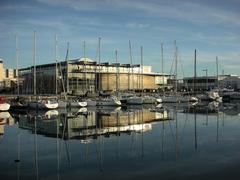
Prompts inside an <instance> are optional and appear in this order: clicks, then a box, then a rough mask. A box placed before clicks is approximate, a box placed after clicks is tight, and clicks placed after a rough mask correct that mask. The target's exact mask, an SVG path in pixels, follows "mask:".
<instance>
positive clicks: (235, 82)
mask: <svg viewBox="0 0 240 180" xmlns="http://www.w3.org/2000/svg"><path fill="white" fill-rule="evenodd" d="M194 81H195V83H194ZM194 84H195V90H196V91H205V90H211V89H214V88H217V87H220V88H234V89H235V90H239V89H240V79H239V76H233V75H219V76H218V78H217V77H216V76H200V77H196V78H195V79H194V77H185V78H183V86H184V88H185V89H188V90H190V91H193V89H194Z"/></svg>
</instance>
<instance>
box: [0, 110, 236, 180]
mask: <svg viewBox="0 0 240 180" xmlns="http://www.w3.org/2000/svg"><path fill="white" fill-rule="evenodd" d="M171 114H172V111H171ZM206 117H207V116H206V115H204V114H201V115H200V114H197V115H196V123H197V124H196V127H197V131H196V132H197V133H196V135H197V149H195V139H194V137H195V121H194V114H186V113H180V112H179V113H178V114H177V118H178V120H177V134H178V136H177V137H178V143H176V121H173V120H170V121H165V122H164V123H163V122H154V123H152V130H151V131H146V132H145V133H131V134H129V135H128V134H123V133H122V134H121V135H120V136H116V135H111V136H110V137H109V138H106V137H103V136H101V137H98V138H97V139H93V140H91V143H89V144H83V143H81V142H80V140H69V141H64V140H61V139H59V140H58V141H57V139H56V138H49V137H45V136H42V135H38V136H37V147H38V148H37V154H38V167H39V177H40V179H41V178H43V179H55V178H56V177H57V175H56V172H57V153H56V152H57V143H59V149H58V150H59V151H58V152H59V153H60V158H59V161H60V177H61V179H66V178H68V179H69V177H72V178H73V179H78V178H79V177H81V178H82V179H96V178H98V179H99V178H100V179H102V178H105V179H112V177H114V179H126V178H129V179H131V178H138V179H146V178H150V177H152V178H159V177H161V178H162V179H165V178H176V177H182V178H186V177H191V176H194V175H202V176H204V178H205V179H208V178H209V179H210V178H213V177H216V176H219V178H220V179H221V178H224V177H225V176H224V173H225V172H227V171H228V170H231V171H233V173H235V174H236V173H237V170H236V169H237V168H238V166H237V165H238V162H239V157H240V156H239V155H240V154H239V147H240V144H239V141H238V139H239V138H240V131H239V126H240V118H239V116H228V115H225V114H220V115H219V119H218V120H217V115H216V114H212V115H209V116H208V125H207V126H206ZM163 124H164V127H165V134H164V137H163ZM217 127H218V128H217ZM217 134H218V142H217ZM18 135H20V144H21V147H20V149H21V152H20V159H21V163H20V166H21V169H20V170H21V173H20V174H21V179H27V176H29V179H32V177H30V176H35V172H36V171H35V169H34V153H35V151H34V150H35V146H34V134H32V132H30V131H27V130H23V129H18V128H17V126H16V125H14V126H7V125H6V126H5V134H4V138H3V139H1V140H0V147H1V148H0V153H1V154H4V156H1V159H0V167H1V173H3V172H4V174H3V177H5V176H6V177H8V179H9V177H12V179H16V165H14V160H15V159H16V158H17V147H16V146H17V140H18V139H17V137H18ZM162 138H164V142H163V141H162ZM162 145H164V146H163V147H162ZM176 147H177V149H178V154H176ZM163 149H164V153H162V150H163ZM6 152H7V153H6ZM69 163H70V164H71V166H69ZM100 170H102V172H101V171H100ZM234 170H235V171H234ZM212 176H213V177H212ZM228 176H229V177H231V174H228ZM200 177H201V176H200ZM200 177H199V178H200ZM72 178H71V179H72Z"/></svg>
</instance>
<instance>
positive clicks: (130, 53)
mask: <svg viewBox="0 0 240 180" xmlns="http://www.w3.org/2000/svg"><path fill="white" fill-rule="evenodd" d="M129 56H130V57H129V58H130V68H131V77H132V90H133V91H134V76H133V62H132V46H131V41H130V40H129ZM129 89H130V82H129Z"/></svg>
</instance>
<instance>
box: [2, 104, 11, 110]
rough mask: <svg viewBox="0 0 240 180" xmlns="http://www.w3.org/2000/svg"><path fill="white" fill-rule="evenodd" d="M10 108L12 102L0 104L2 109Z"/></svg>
mask: <svg viewBox="0 0 240 180" xmlns="http://www.w3.org/2000/svg"><path fill="white" fill-rule="evenodd" d="M9 109H10V104H8V103H1V104H0V111H8V110H9Z"/></svg>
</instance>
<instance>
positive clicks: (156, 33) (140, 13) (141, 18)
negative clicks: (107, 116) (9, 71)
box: [0, 0, 240, 75]
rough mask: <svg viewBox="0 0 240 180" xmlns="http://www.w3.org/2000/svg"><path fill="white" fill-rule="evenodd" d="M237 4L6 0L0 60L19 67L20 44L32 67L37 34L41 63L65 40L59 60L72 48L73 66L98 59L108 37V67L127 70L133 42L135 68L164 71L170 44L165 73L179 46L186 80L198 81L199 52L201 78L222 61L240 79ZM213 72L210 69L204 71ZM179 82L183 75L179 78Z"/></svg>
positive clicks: (231, 0) (229, 0)
mask: <svg viewBox="0 0 240 180" xmlns="http://www.w3.org/2000/svg"><path fill="white" fill-rule="evenodd" d="M239 5H240V4H239V1H237V0H220V1H216V0H214V1H207V0H202V1H191V0H184V1H182V0H172V1H163V0H150V1H145V0H121V1H117V0H105V1H98V0H91V1H84V0H68V1H67V0H51V1H49V0H21V1H14V0H1V2H0V17H1V23H0V28H1V35H0V41H1V44H0V56H1V58H3V59H5V61H6V62H5V63H6V65H7V66H8V67H10V66H12V65H13V64H15V42H14V41H15V40H14V34H15V33H16V32H17V33H18V34H19V37H20V39H19V40H20V44H19V45H20V65H21V66H27V65H30V64H32V63H31V62H32V41H33V40H32V32H33V31H34V30H36V31H37V63H38V64H41V63H49V62H51V61H52V62H53V59H54V43H53V41H54V34H55V33H57V34H58V36H59V56H60V58H61V59H63V58H64V57H65V53H66V42H68V41H69V42H70V58H77V57H80V56H83V41H84V40H85V41H86V44H87V48H86V49H87V51H86V52H87V56H89V57H90V58H92V59H95V57H96V48H97V38H98V37H99V36H101V37H102V59H103V60H104V61H110V62H113V59H114V50H115V49H118V50H119V60H120V62H122V63H127V62H129V60H128V59H129V57H128V56H129V55H128V54H129V53H128V40H131V41H132V45H133V56H134V63H139V62H140V58H139V56H140V46H141V45H142V46H143V47H144V57H145V58H144V62H145V63H146V64H149V65H152V66H153V67H154V69H155V70H158V71H159V70H160V65H159V61H160V43H161V42H163V43H164V59H165V67H166V69H165V71H166V72H169V71H170V67H171V60H172V58H173V55H174V53H173V41H174V40H177V44H178V46H179V59H180V60H181V62H182V64H183V67H184V70H183V72H185V75H190V74H193V73H192V67H193V52H194V49H198V52H199V53H198V68H199V72H198V73H199V74H204V72H202V71H201V69H205V68H208V69H209V72H211V73H210V74H211V75H213V74H214V73H215V72H216V71H215V65H214V64H215V57H216V56H219V60H220V62H219V65H220V68H219V69H220V72H221V69H223V68H224V70H225V72H226V73H233V74H239V70H238V65H239V62H238V59H239V53H238V52H239V39H240V36H239V35H240V34H239V27H240V23H239V15H240V14H239V8H238V7H239ZM206 64H207V65H206ZM179 75H182V73H180V71H179Z"/></svg>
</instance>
